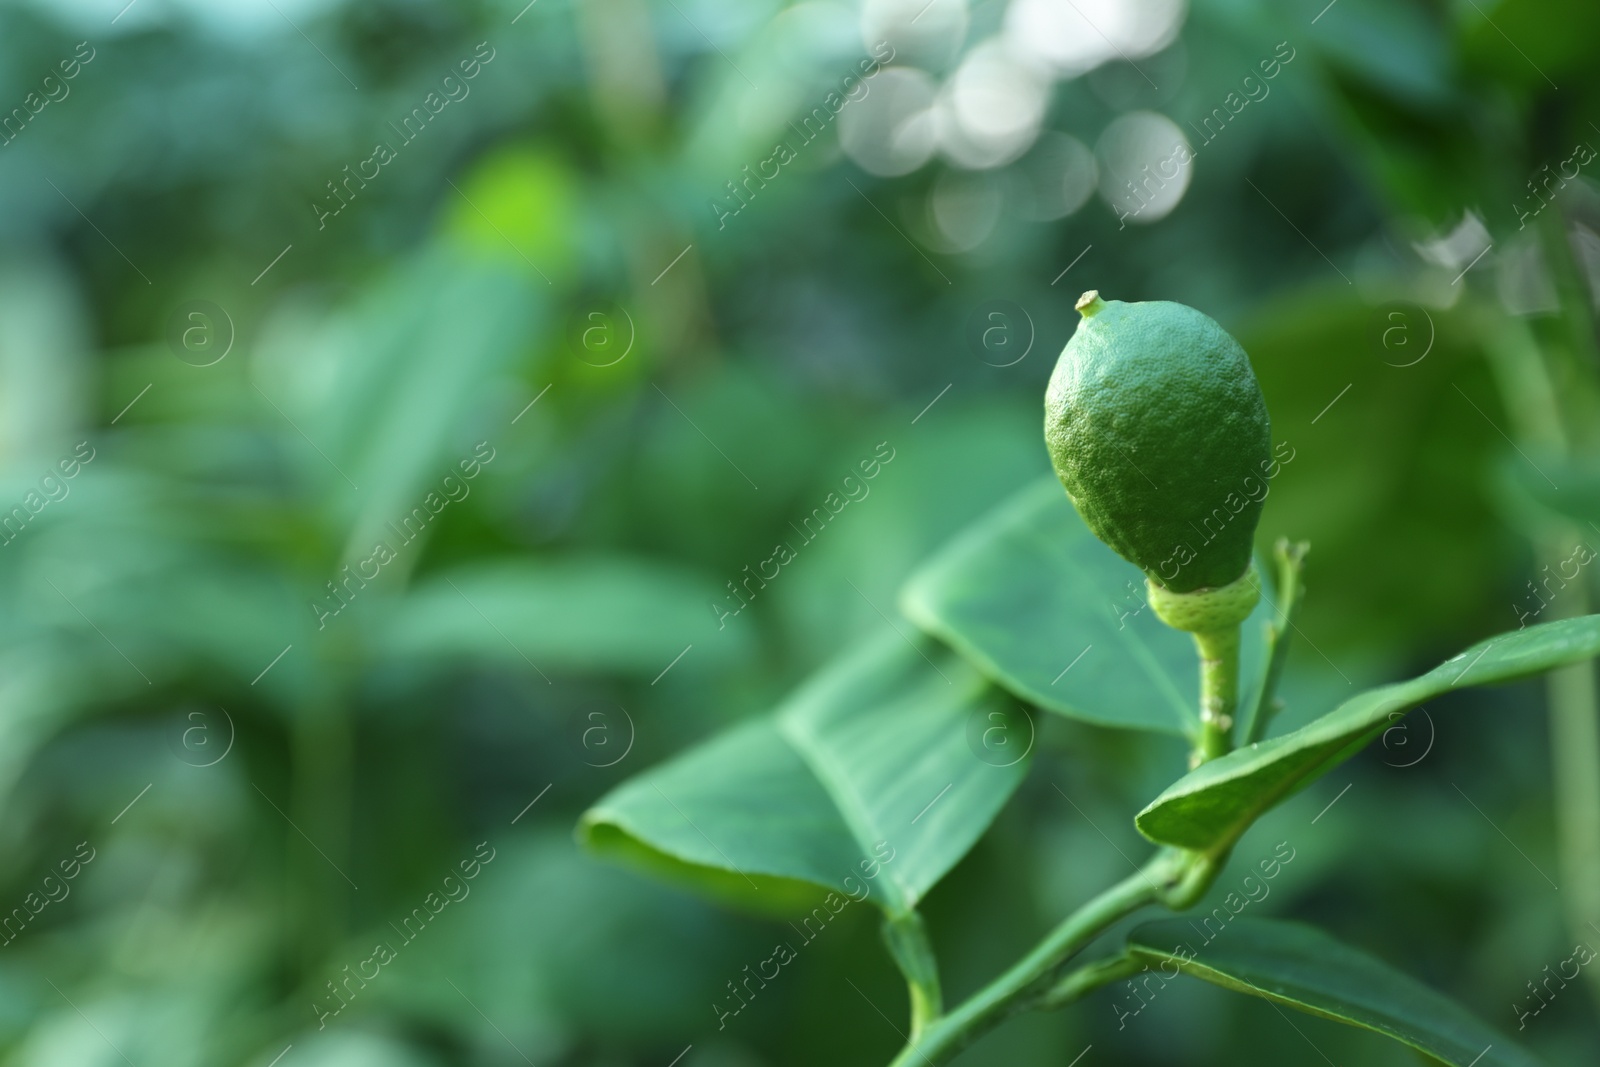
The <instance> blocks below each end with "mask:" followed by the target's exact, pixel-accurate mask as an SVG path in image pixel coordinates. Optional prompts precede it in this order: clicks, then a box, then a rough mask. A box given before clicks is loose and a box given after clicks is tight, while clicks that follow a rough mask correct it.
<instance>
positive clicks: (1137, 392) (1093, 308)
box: [1044, 291, 1276, 593]
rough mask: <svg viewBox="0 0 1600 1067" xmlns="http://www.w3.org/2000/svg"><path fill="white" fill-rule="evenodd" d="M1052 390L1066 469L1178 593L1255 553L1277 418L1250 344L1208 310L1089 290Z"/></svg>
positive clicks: (1221, 578) (1054, 445)
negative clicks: (1247, 351) (1257, 373)
mask: <svg viewBox="0 0 1600 1067" xmlns="http://www.w3.org/2000/svg"><path fill="white" fill-rule="evenodd" d="M1077 307H1078V310H1079V312H1081V313H1082V315H1083V320H1082V321H1081V322H1080V323H1079V324H1078V329H1077V331H1076V332H1074V333H1073V335H1072V339H1071V340H1070V341H1068V342H1067V346H1066V348H1065V349H1063V350H1062V352H1061V358H1060V359H1059V360H1058V361H1057V362H1056V367H1055V371H1054V373H1052V374H1051V376H1050V386H1049V389H1048V390H1047V391H1046V392H1045V403H1044V412H1045V417H1044V436H1045V444H1046V445H1047V446H1048V448H1049V450H1050V460H1051V462H1052V463H1053V464H1054V465H1055V469H1056V475H1057V476H1058V477H1059V478H1060V479H1061V484H1062V485H1063V486H1065V487H1066V490H1067V495H1068V496H1069V497H1070V498H1071V499H1072V503H1073V505H1074V506H1075V507H1076V508H1077V509H1078V514H1080V515H1081V516H1083V521H1084V522H1085V523H1086V524H1088V527H1089V529H1091V530H1093V531H1094V534H1095V536H1097V537H1099V538H1100V540H1102V541H1104V542H1105V543H1106V544H1108V545H1110V546H1111V547H1112V548H1113V549H1115V550H1116V551H1117V552H1118V554H1120V555H1121V556H1122V557H1123V558H1125V559H1127V560H1128V561H1130V562H1132V563H1134V564H1135V565H1137V566H1138V567H1139V569H1140V570H1142V571H1144V573H1145V575H1146V577H1148V578H1149V579H1150V581H1151V583H1152V584H1154V585H1157V586H1160V587H1162V588H1164V589H1168V590H1171V591H1173V592H1177V593H1188V592H1192V591H1194V590H1198V589H1215V588H1219V587H1221V586H1225V585H1229V584H1231V583H1234V582H1237V581H1239V580H1240V579H1242V578H1243V577H1244V574H1245V571H1246V569H1247V568H1248V567H1249V565H1250V558H1251V543H1252V541H1253V539H1254V537H1255V530H1256V524H1257V522H1259V521H1260V518H1261V505H1262V501H1263V500H1264V499H1265V498H1266V495H1267V480H1268V478H1269V477H1270V473H1276V465H1275V464H1274V463H1273V462H1272V456H1271V451H1272V426H1271V423H1270V421H1269V420H1268V418H1267V405H1266V401H1265V400H1264V399H1263V398H1262V396H1261V387H1260V386H1259V385H1257V384H1256V376H1255V372H1254V371H1253V370H1251V369H1250V358H1249V357H1248V356H1247V355H1245V351H1244V349H1243V348H1241V347H1240V346H1239V342H1237V341H1235V340H1234V339H1233V338H1232V337H1231V336H1229V334H1228V332H1227V331H1226V330H1224V329H1223V328H1222V327H1221V326H1219V325H1217V323H1216V322H1214V321H1213V320H1212V319H1211V318H1209V317H1208V316H1206V315H1204V314H1202V313H1200V312H1198V311H1196V310H1195V309H1194V308H1191V307H1187V306H1185V305H1183V304H1175V303H1171V302H1169V301H1165V300H1157V301H1148V302H1143V303H1124V302H1123V301H1120V300H1109V301H1108V300H1102V299H1100V294H1099V293H1098V292H1095V291H1090V292H1087V293H1085V294H1083V296H1082V297H1081V298H1080V299H1079V301H1078V305H1077Z"/></svg>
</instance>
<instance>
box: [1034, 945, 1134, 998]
mask: <svg viewBox="0 0 1600 1067" xmlns="http://www.w3.org/2000/svg"><path fill="white" fill-rule="evenodd" d="M1146 966H1147V964H1145V963H1144V962H1143V961H1141V960H1138V959H1136V958H1134V956H1132V955H1131V954H1129V953H1127V952H1124V953H1122V954H1121V955H1118V956H1107V957H1106V958H1105V959H1103V960H1095V961H1094V962H1093V963H1086V964H1084V965H1083V966H1082V967H1079V968H1078V969H1077V970H1075V971H1072V972H1071V973H1069V974H1068V975H1067V976H1066V977H1065V978H1063V979H1061V981H1059V982H1057V983H1056V984H1055V985H1053V986H1051V987H1050V992H1048V993H1046V994H1045V995H1044V996H1043V997H1041V998H1040V999H1039V1003H1038V1005H1037V1007H1038V1008H1039V1009H1040V1010H1041V1011H1048V1010H1050V1009H1052V1008H1060V1007H1064V1006H1066V1005H1068V1004H1071V1003H1073V1002H1074V1001H1078V1000H1082V999H1083V998H1084V997H1086V996H1088V995H1089V994H1090V993H1093V992H1094V991H1095V990H1096V989H1099V988H1100V987H1101V986H1107V985H1110V984H1111V983H1112V982H1117V981H1121V980H1122V979H1124V978H1132V977H1133V976H1134V975H1136V974H1138V973H1139V972H1140V971H1142V970H1144V969H1145V967H1146Z"/></svg>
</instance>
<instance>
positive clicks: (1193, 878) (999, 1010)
mask: <svg viewBox="0 0 1600 1067" xmlns="http://www.w3.org/2000/svg"><path fill="white" fill-rule="evenodd" d="M1220 866H1221V861H1220V860H1218V859H1214V858H1212V857H1205V856H1199V855H1197V854H1195V853H1186V852H1177V851H1173V850H1170V849H1163V850H1162V851H1160V852H1158V853H1156V855H1155V856H1154V857H1152V858H1151V860H1150V861H1149V862H1148V863H1146V864H1145V865H1144V866H1143V867H1142V868H1140V869H1139V870H1138V871H1137V872H1136V873H1134V874H1133V875H1132V876H1131V877H1129V878H1126V879H1124V880H1122V881H1121V882H1118V883H1117V884H1116V885H1114V886H1112V887H1111V888H1110V889H1107V890H1106V891H1105V892H1103V893H1101V894H1100V895H1099V896H1097V897H1095V898H1094V899H1093V900H1091V901H1089V902H1088V903H1087V904H1085V905H1084V906H1083V907H1081V908H1079V909H1078V910H1077V911H1075V912H1073V913H1072V914H1071V915H1070V916H1068V917H1067V918H1066V919H1065V920H1063V921H1062V922H1061V924H1060V925H1059V926H1057V927H1056V928H1055V929H1054V930H1052V931H1050V933H1049V934H1048V935H1046V936H1045V938H1044V940H1042V941H1040V942H1039V944H1037V945H1036V946H1034V948H1033V950H1032V951H1031V952H1029V953H1028V954H1027V955H1026V956H1024V957H1023V958H1022V959H1020V960H1018V961H1017V962H1016V963H1015V964H1013V965H1012V966H1011V968H1010V969H1009V970H1008V971H1006V972H1005V973H1004V974H1002V975H1000V977H998V978H996V979H995V980H994V981H992V982H990V983H989V984H988V985H986V986H984V987H983V988H982V989H980V990H978V991H977V992H976V993H974V994H973V995H972V996H971V997H969V998H967V1000H965V1001H964V1002H962V1003H961V1004H960V1005H959V1006H958V1007H956V1008H955V1010H954V1011H952V1012H950V1014H948V1015H946V1016H943V1017H942V1018H938V1019H935V1020H933V1021H932V1022H930V1023H929V1024H928V1025H927V1026H926V1027H924V1028H923V1031H922V1033H921V1035H920V1036H919V1037H917V1038H914V1039H913V1040H912V1041H911V1042H910V1043H908V1044H907V1045H906V1047H905V1048H904V1049H902V1050H901V1052H900V1055H898V1056H896V1057H895V1058H894V1061H893V1062H892V1063H891V1065H890V1067H919V1065H921V1067H938V1065H939V1064H941V1063H947V1062H949V1061H950V1059H951V1058H952V1057H954V1056H955V1055H956V1053H958V1052H960V1051H961V1050H962V1049H963V1048H965V1047H966V1046H967V1045H969V1044H970V1043H972V1042H973V1041H975V1040H976V1039H977V1038H978V1037H979V1036H981V1035H982V1034H984V1033H987V1032H988V1031H989V1030H991V1029H993V1028H994V1027H995V1026H998V1025H999V1024H1000V1023H1001V1022H1003V1021H1004V1020H1005V1019H1006V1018H1008V1017H1009V1016H1011V1015H1013V1014H1015V1013H1017V1012H1019V1011H1022V1010H1024V1009H1026V1008H1031V1007H1037V1006H1039V1004H1040V1003H1041V1002H1042V1001H1043V999H1044V998H1045V997H1047V996H1048V995H1049V992H1048V991H1049V990H1050V989H1051V987H1052V986H1053V985H1054V984H1055V982H1056V980H1057V977H1058V976H1059V973H1060V971H1061V968H1062V967H1063V966H1064V965H1065V964H1066V963H1067V961H1068V960H1070V959H1071V958H1072V957H1073V956H1074V955H1076V954H1077V953H1078V952H1080V951H1082V950H1083V948H1085V947H1086V946H1087V945H1088V944H1089V943H1090V942H1091V941H1093V940H1094V939H1095V938H1096V937H1099V936H1100V934H1101V933H1103V932H1104V931H1105V929H1106V928H1107V927H1109V926H1111V925H1112V924H1113V923H1115V922H1117V921H1118V920H1119V919H1123V918H1125V917H1127V916H1128V915H1130V914H1132V913H1133V912H1135V911H1138V910H1139V909H1140V908H1142V907H1144V906H1145V905H1147V904H1154V903H1157V902H1164V903H1168V904H1169V905H1170V906H1172V907H1187V906H1188V905H1189V904H1190V903H1193V901H1194V899H1195V898H1196V897H1198V895H1199V894H1200V893H1202V892H1204V890H1205V887H1206V886H1207V885H1209V884H1210V881H1211V879H1212V878H1214V877H1215V876H1216V872H1217V870H1218V869H1219V868H1220Z"/></svg>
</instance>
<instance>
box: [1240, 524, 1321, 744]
mask: <svg viewBox="0 0 1600 1067" xmlns="http://www.w3.org/2000/svg"><path fill="white" fill-rule="evenodd" d="M1310 548H1311V545H1310V543H1309V542H1306V541H1297V542H1294V543H1293V544H1291V543H1290V542H1289V540H1288V539H1287V538H1283V537H1280V538H1278V543H1277V544H1276V545H1274V546H1273V559H1274V561H1275V562H1276V563H1277V565H1278V574H1277V578H1278V588H1277V597H1276V612H1277V616H1278V617H1277V619H1276V621H1274V622H1272V623H1270V624H1269V625H1268V626H1267V666H1266V670H1264V671H1263V672H1262V674H1261V684H1260V685H1259V686H1257V687H1256V695H1255V701H1254V702H1253V703H1252V704H1251V707H1250V711H1249V714H1248V715H1247V716H1246V717H1245V719H1244V728H1243V732H1242V734H1241V735H1240V736H1241V737H1242V738H1243V740H1242V741H1241V742H1240V743H1241V744H1245V745H1253V744H1255V743H1256V742H1257V741H1260V740H1261V739H1262V738H1263V737H1265V736H1266V733H1267V726H1268V725H1269V724H1270V723H1271V722H1272V716H1273V715H1274V714H1276V713H1277V708H1278V705H1277V702H1276V701H1275V700H1274V699H1273V698H1274V697H1275V696H1276V695H1277V692H1278V680H1279V679H1280V678H1282V677H1283V664H1284V661H1285V660H1287V659H1288V656H1289V629H1290V627H1291V626H1292V625H1293V624H1294V611H1295V608H1296V607H1297V606H1299V603H1300V594H1301V593H1302V592H1303V590H1304V587H1303V586H1302V585H1301V584H1300V575H1301V572H1302V571H1303V570H1304V568H1305V559H1306V552H1307V551H1309V550H1310Z"/></svg>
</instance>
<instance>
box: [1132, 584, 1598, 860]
mask: <svg viewBox="0 0 1600 1067" xmlns="http://www.w3.org/2000/svg"><path fill="white" fill-rule="evenodd" d="M1597 653H1600V615H1585V616H1583V617H1582V618H1577V619H1564V620H1562V621H1560V622H1549V623H1545V624H1543V625H1540V626H1530V627H1528V628H1527V629H1525V630H1515V631H1512V632H1510V633H1505V634H1501V635H1499V636H1498V637H1492V638H1490V639H1489V640H1487V641H1483V642H1480V643H1478V644H1476V645H1473V646H1472V647H1471V648H1469V649H1467V650H1466V651H1465V652H1462V653H1461V654H1460V655H1457V656H1453V657H1451V658H1450V659H1448V660H1446V661H1445V662H1444V663H1442V664H1440V665H1439V666H1438V667H1435V668H1434V669H1433V670H1431V671H1429V672H1428V673H1427V674H1424V675H1422V676H1420V677H1417V678H1413V679H1411V680H1410V681H1406V682H1396V683H1394V684H1392V685H1385V686H1379V687H1378V688H1376V689H1369V690H1367V691H1366V692H1364V693H1360V694H1358V695H1356V696H1354V697H1351V698H1350V699H1349V700H1347V701H1345V702H1344V703H1343V704H1341V705H1339V707H1337V708H1335V709H1334V710H1333V711H1331V712H1329V713H1328V714H1327V715H1324V716H1323V717H1322V718H1320V719H1318V720H1316V721H1315V722H1312V723H1310V724H1308V725H1306V726H1303V727H1301V728H1300V729H1298V730H1295V731H1294V732H1293V733H1288V734H1284V735H1283V736H1282V737H1275V738H1272V739H1271V740H1268V741H1262V742H1260V743H1258V744H1254V745H1251V746H1249V747H1248V748H1242V749H1239V750H1238V751H1236V752H1231V753H1229V754H1228V755H1226V756H1223V757H1222V758H1220V759H1215V760H1212V761H1211V762H1210V763H1205V764H1202V765H1201V766H1200V767H1199V768H1197V769H1196V770H1193V771H1191V772H1190V773H1188V774H1187V775H1185V776H1184V777H1182V778H1180V779H1179V780H1178V781H1177V782H1175V783H1173V785H1172V786H1171V787H1169V788H1168V789H1167V791H1166V792H1164V793H1162V794H1161V795H1160V796H1159V797H1157V798H1156V799H1155V800H1154V801H1153V802H1151V804H1150V805H1149V806H1148V807H1146V808H1145V809H1144V810H1143V811H1141V812H1140V813H1139V815H1138V817H1137V819H1136V820H1135V821H1136V822H1137V823H1138V826H1139V829H1140V831H1141V832H1143V833H1144V835H1145V836H1146V837H1148V838H1150V839H1151V840H1152V841H1155V842H1158V843H1160V844H1167V845H1177V846H1179V847H1181V848H1190V849H1197V850H1204V851H1218V850H1221V849H1224V848H1227V847H1229V846H1230V845H1232V844H1233V843H1234V842H1235V841H1237V840H1238V839H1239V837H1240V835H1242V834H1243V833H1244V832H1245V830H1247V829H1249V827H1250V824H1251V823H1253V822H1255V821H1256V819H1258V818H1260V816H1261V815H1262V813H1263V812H1265V811H1267V809H1269V808H1271V807H1273V806H1274V805H1275V804H1277V803H1278V802H1280V801H1281V800H1283V799H1284V798H1285V797H1287V796H1289V795H1290V794H1292V793H1294V792H1295V791H1297V790H1299V789H1301V788H1302V787H1304V786H1305V785H1307V784H1309V783H1310V782H1311V781H1313V780H1314V779H1316V778H1317V777H1318V776H1320V775H1322V774H1324V773H1325V772H1327V771H1328V770H1330V769H1331V768H1333V767H1335V766H1337V765H1338V764H1339V763H1341V762H1343V761H1344V760H1346V759H1348V758H1349V757H1350V756H1352V755H1354V754H1355V753H1356V752H1357V751H1359V750H1360V748H1361V747H1362V746H1363V745H1365V744H1367V742H1369V741H1371V740H1372V739H1373V738H1375V737H1377V736H1378V735H1380V734H1381V733H1383V731H1384V730H1386V729H1388V728H1389V727H1390V726H1393V725H1394V723H1395V720H1396V718H1397V715H1398V713H1401V712H1405V711H1407V710H1409V709H1411V708H1414V707H1416V706H1417V705H1418V704H1421V703H1423V702H1424V701H1426V700H1431V699H1432V698H1434V697H1436V696H1439V695H1441V694H1443V693H1448V692H1451V691H1452V690H1456V689H1465V688H1467V687H1468V686H1474V685H1486V684H1489V683H1491V682H1508V681H1511V680H1513V679H1516V678H1523V677H1526V676H1528V675H1531V674H1540V673H1542V672H1544V671H1548V670H1551V669H1553V668H1555V667H1561V666H1564V665H1566V664H1568V663H1575V662H1577V661H1579V660H1584V659H1588V658H1589V657H1591V656H1594V655H1595V654H1597Z"/></svg>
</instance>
